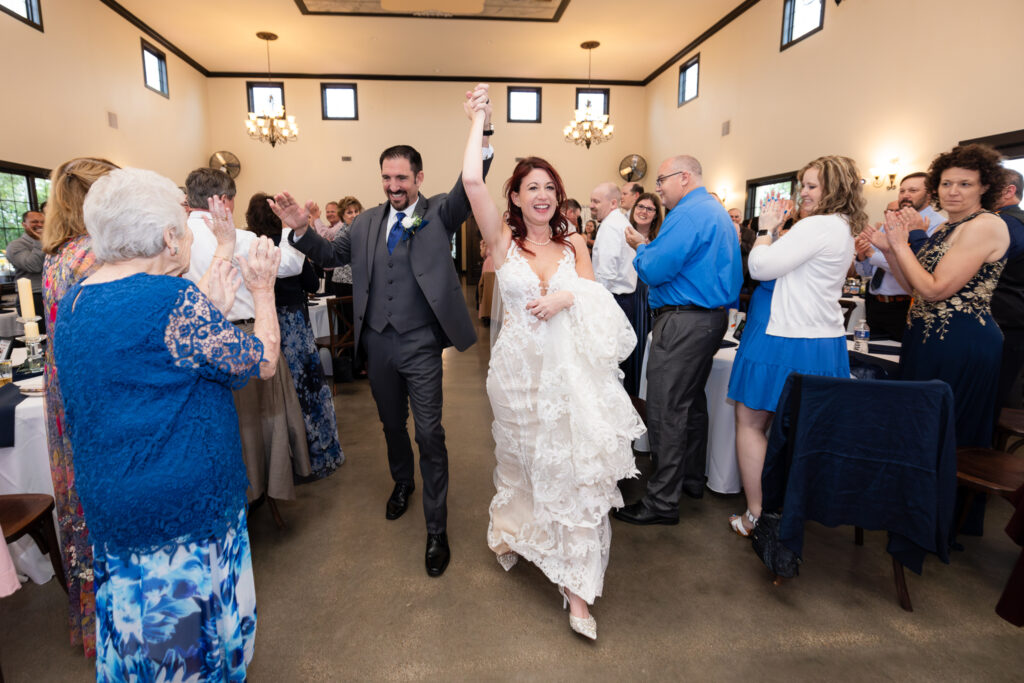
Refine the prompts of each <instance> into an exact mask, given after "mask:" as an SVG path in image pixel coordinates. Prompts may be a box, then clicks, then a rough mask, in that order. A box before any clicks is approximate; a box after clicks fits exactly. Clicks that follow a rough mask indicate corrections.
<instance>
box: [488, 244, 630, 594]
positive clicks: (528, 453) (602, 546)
mask: <svg viewBox="0 0 1024 683" xmlns="http://www.w3.org/2000/svg"><path fill="white" fill-rule="evenodd" d="M497 280H498V287H499V290H500V292H501V297H502V301H503V306H504V317H503V320H502V328H501V332H500V334H499V335H498V339H497V341H496V342H495V344H494V347H493V348H492V349H491V363H490V370H489V372H488V374H487V395H488V397H489V398H490V400H491V408H492V410H493V412H494V424H493V426H492V432H493V434H494V442H495V458H496V459H497V467H495V470H494V486H495V488H496V489H497V493H496V494H495V496H494V498H493V500H492V501H491V506H490V524H489V526H488V529H487V543H488V545H489V546H490V548H491V549H492V550H493V551H494V552H495V553H498V554H499V555H500V554H503V553H506V552H509V551H514V552H516V553H518V554H519V555H520V556H521V557H523V558H524V559H526V560H529V561H530V562H533V563H534V564H536V565H537V566H538V567H540V568H541V570H542V571H543V572H544V574H545V575H547V577H548V578H549V579H551V581H553V582H554V583H556V584H559V585H563V586H566V587H568V588H569V590H571V591H572V592H573V593H575V594H576V595H579V596H580V597H581V598H583V599H584V600H586V601H587V602H588V603H592V602H593V601H594V598H596V597H597V596H599V595H601V588H602V585H603V583H604V572H605V568H606V567H607V566H608V553H609V548H610V544H611V525H610V524H609V522H608V512H609V510H610V508H611V507H613V506H614V507H620V506H621V505H622V495H621V494H620V493H619V489H618V487H617V486H616V482H617V481H618V480H619V479H623V478H627V477H631V476H635V475H636V474H637V470H636V467H635V464H634V461H633V452H632V449H631V447H630V444H631V442H632V440H633V439H635V438H636V437H638V436H640V435H641V434H643V432H644V428H643V425H642V423H641V421H640V417H639V416H638V415H637V413H636V411H635V410H634V409H633V406H632V403H631V402H630V400H629V397H628V396H627V395H626V392H625V390H624V389H623V388H622V386H621V384H620V382H619V375H620V371H619V368H618V364H619V362H621V360H622V359H624V358H626V357H627V356H628V355H629V353H630V351H631V350H632V349H633V347H634V345H635V344H636V335H635V334H634V332H633V329H632V327H631V326H630V324H629V321H628V320H627V319H626V316H625V314H623V312H622V309H621V308H619V306H618V305H617V304H616V303H615V300H614V299H613V298H612V296H611V294H609V293H608V292H607V291H606V290H605V289H604V288H603V287H601V285H598V284H597V283H595V282H592V281H590V280H586V279H583V278H580V277H579V276H578V275H577V274H576V267H575V257H574V254H573V252H572V250H571V249H569V248H566V249H565V252H564V254H563V256H562V259H561V260H560V261H559V264H558V268H557V270H556V272H555V274H554V275H553V276H552V277H551V279H550V281H549V282H548V283H547V288H546V291H547V292H554V291H558V290H568V291H570V292H572V294H573V296H574V302H573V305H572V306H571V307H569V308H567V309H565V310H563V311H561V312H560V313H558V314H556V315H554V316H553V317H552V318H551V319H550V320H547V321H541V320H538V319H537V318H536V317H535V316H533V315H531V314H530V313H528V312H527V311H526V304H527V302H529V301H532V300H533V299H536V298H537V297H539V296H541V293H542V283H541V282H540V280H539V278H538V277H537V275H536V274H535V273H534V272H533V270H532V269H531V268H530V264H529V263H528V262H527V261H526V259H525V258H524V257H523V255H522V253H521V252H520V251H519V249H518V248H517V246H516V244H515V242H513V243H512V245H511V246H510V248H509V251H508V255H507V256H506V259H505V262H504V263H503V264H502V266H501V268H499V269H498V270H497Z"/></svg>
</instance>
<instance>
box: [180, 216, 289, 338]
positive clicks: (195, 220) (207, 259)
mask: <svg viewBox="0 0 1024 683" xmlns="http://www.w3.org/2000/svg"><path fill="white" fill-rule="evenodd" d="M209 215H210V212H209V211H193V212H192V213H190V214H189V215H188V227H189V228H191V229H192V255H191V260H190V262H189V265H188V272H187V273H185V277H186V278H187V279H189V280H191V281H192V282H199V279H200V278H202V277H203V275H204V274H205V273H206V271H207V270H209V269H210V263H212V262H213V253H214V252H215V251H216V250H217V238H216V237H214V236H213V232H211V231H210V228H208V227H207V226H206V221H204V220H203V217H204V216H209ZM290 232H291V228H284V230H282V231H281V244H280V247H281V265H280V266H279V267H278V269H277V276H278V277H292V276H293V275H299V274H300V273H301V272H302V264H303V262H304V261H305V260H306V257H305V256H304V255H303V254H302V253H301V252H300V251H299V250H297V249H296V248H295V247H293V246H292V245H291V244H290V243H289V242H288V234H289V233H290ZM256 239H257V235H256V233H254V232H249V231H248V230H237V229H236V230H235V253H234V259H237V258H238V257H239V255H241V256H245V257H246V258H249V247H250V246H251V245H252V243H253V242H255V241H256ZM254 316H255V307H254V304H253V300H252V294H251V293H250V292H249V290H248V289H246V287H245V282H244V281H243V282H242V284H241V285H240V286H239V287H238V291H237V292H236V293H235V303H234V304H232V306H231V310H229V311H228V313H227V318H228V320H231V321H232V322H234V321H236V320H248V319H249V318H252V317H254Z"/></svg>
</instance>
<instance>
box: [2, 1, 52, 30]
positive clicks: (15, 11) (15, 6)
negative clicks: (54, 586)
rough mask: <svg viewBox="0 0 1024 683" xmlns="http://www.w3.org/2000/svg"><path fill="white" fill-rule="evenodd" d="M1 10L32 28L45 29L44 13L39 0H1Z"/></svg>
mask: <svg viewBox="0 0 1024 683" xmlns="http://www.w3.org/2000/svg"><path fill="white" fill-rule="evenodd" d="M0 12H3V13H4V14H9V15H11V16H12V17H14V18H15V19H17V20H19V21H22V22H24V23H26V24H28V25H29V26H31V27H32V28H35V29H38V30H40V31H42V30H43V15H42V13H41V12H40V11H39V0H0Z"/></svg>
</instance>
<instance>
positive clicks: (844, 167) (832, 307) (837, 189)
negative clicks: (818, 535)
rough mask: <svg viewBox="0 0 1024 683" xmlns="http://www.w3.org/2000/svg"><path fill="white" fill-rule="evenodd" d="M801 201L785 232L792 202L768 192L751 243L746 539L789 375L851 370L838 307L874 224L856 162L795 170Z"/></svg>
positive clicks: (744, 427) (745, 360)
mask: <svg viewBox="0 0 1024 683" xmlns="http://www.w3.org/2000/svg"><path fill="white" fill-rule="evenodd" d="M798 179H799V180H800V204H799V208H798V209H797V211H798V212H799V214H798V215H800V216H806V217H804V218H801V219H799V220H797V221H796V222H795V223H794V224H793V227H792V228H791V229H790V230H789V231H788V232H786V233H785V234H783V235H780V233H781V230H782V228H783V224H784V223H785V221H786V217H787V215H788V214H789V213H790V212H791V210H792V203H791V202H789V201H788V200H782V199H780V198H778V197H772V198H770V199H769V200H768V201H767V202H765V204H764V205H763V206H762V208H761V216H760V218H759V229H758V231H757V239H756V240H755V241H754V245H753V247H752V248H751V250H750V256H749V258H748V264H749V268H750V275H751V276H752V277H754V278H755V279H757V280H761V281H762V284H761V286H760V287H758V288H757V290H756V291H755V292H754V296H753V297H752V298H751V301H750V309H751V312H750V318H749V319H748V321H747V325H746V327H745V328H744V331H743V340H742V341H741V343H740V348H739V349H738V350H737V352H736V360H735V362H734V363H733V366H732V375H731V376H730V377H729V398H731V399H733V400H734V401H736V458H737V462H738V464H739V469H740V478H741V479H742V481H743V492H744V494H745V495H746V498H747V510H746V512H744V513H743V514H742V515H733V516H732V517H730V518H729V524H730V526H731V527H732V529H733V531H735V532H736V533H738V534H739V535H741V536H747V535H749V534H750V531H751V530H752V529H753V528H754V525H755V524H756V523H757V519H758V518H759V517H760V516H761V470H762V468H763V467H764V457H765V453H766V451H767V449H768V442H767V439H766V438H765V430H766V429H767V428H768V424H769V423H770V422H771V420H772V417H773V416H774V414H775V413H774V411H775V406H776V404H777V403H778V401H779V395H780V394H781V393H782V388H783V386H784V385H785V383H786V378H787V377H789V375H790V373H792V372H799V373H802V374H806V375H823V376H826V377H849V376H850V360H849V356H848V354H847V350H846V327H845V326H844V325H843V310H842V308H841V307H840V306H839V298H840V296H842V291H843V281H844V280H845V279H846V273H847V271H848V270H849V268H850V263H851V262H852V261H853V252H854V249H853V237H854V235H856V234H858V233H860V231H861V230H863V229H864V226H865V225H866V224H867V214H865V213H864V196H863V193H862V191H861V182H860V173H859V172H858V171H857V166H856V164H854V162H853V160H852V159H849V158H847V157H841V156H825V157H820V158H818V159H815V160H814V161H812V162H810V163H809V164H807V165H806V166H804V167H803V169H802V170H801V171H800V173H799V174H798Z"/></svg>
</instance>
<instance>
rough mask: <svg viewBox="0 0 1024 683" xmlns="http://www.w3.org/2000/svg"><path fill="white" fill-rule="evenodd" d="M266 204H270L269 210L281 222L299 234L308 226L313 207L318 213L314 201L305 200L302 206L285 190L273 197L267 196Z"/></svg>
mask: <svg viewBox="0 0 1024 683" xmlns="http://www.w3.org/2000/svg"><path fill="white" fill-rule="evenodd" d="M267 204H269V205H270V208H271V210H272V211H273V212H274V213H275V214H277V217H278V218H280V219H281V222H282V223H284V224H285V225H287V226H288V227H289V228H291V229H292V230H294V231H295V232H296V233H298V234H299V235H300V236H301V234H302V232H303V231H305V229H306V228H307V227H308V226H309V221H310V214H311V213H312V212H313V209H314V208H316V209H317V213H318V214H319V208H318V207H317V206H316V203H314V202H311V201H310V202H306V205H305V206H303V205H302V204H300V203H299V202H297V201H296V200H295V198H294V197H292V196H291V194H290V193H289V192H287V191H285V192H282V193H281V194H278V195H274V198H273V199H270V198H269V197H268V198H267Z"/></svg>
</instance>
